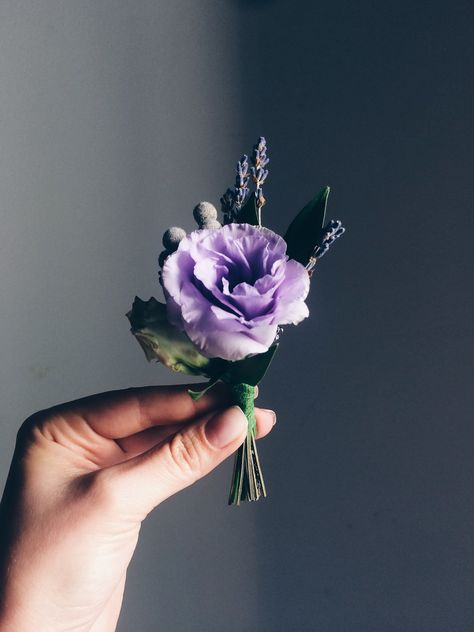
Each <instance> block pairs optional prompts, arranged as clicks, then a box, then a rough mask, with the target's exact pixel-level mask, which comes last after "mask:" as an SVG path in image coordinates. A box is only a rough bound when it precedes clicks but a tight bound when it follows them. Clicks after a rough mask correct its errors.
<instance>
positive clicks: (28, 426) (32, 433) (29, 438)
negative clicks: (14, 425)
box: [17, 410, 52, 445]
mask: <svg viewBox="0 0 474 632" xmlns="http://www.w3.org/2000/svg"><path fill="white" fill-rule="evenodd" d="M51 419H52V414H51V411H48V410H40V411H39V412H37V413H34V414H33V415H31V416H30V417H28V418H27V419H25V421H24V422H23V423H22V424H21V426H20V428H19V429H18V432H17V441H18V443H20V444H22V445H24V444H30V443H35V442H36V441H38V439H39V438H40V437H41V436H44V435H45V430H46V429H47V427H48V425H50V422H51Z"/></svg>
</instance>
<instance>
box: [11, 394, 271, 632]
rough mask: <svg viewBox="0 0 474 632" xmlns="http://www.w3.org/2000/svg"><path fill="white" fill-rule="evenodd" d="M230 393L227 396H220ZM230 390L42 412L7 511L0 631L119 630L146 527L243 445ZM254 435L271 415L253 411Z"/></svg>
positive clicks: (111, 400) (110, 399) (17, 468)
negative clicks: (162, 507)
mask: <svg viewBox="0 0 474 632" xmlns="http://www.w3.org/2000/svg"><path fill="white" fill-rule="evenodd" d="M221 386H222V387H221ZM228 401H229V398H228V392H227V390H226V388H225V387H224V385H219V386H218V387H216V388H214V389H212V390H211V391H210V392H209V393H207V394H206V395H205V396H203V397H202V398H201V399H200V400H199V401H197V402H194V401H193V400H192V399H191V398H190V397H189V395H188V393H187V387H186V386H180V387H146V388H137V389H128V390H125V391H116V392H111V393H103V394H100V395H94V396H92V397H88V398H84V399H80V400H77V401H75V402H71V403H68V404H63V405H60V406H56V407H54V408H51V409H49V410H45V411H41V412H39V413H36V414H35V415H33V416H32V417H31V418H29V419H28V420H27V421H26V422H25V423H24V424H23V426H22V427H21V429H20V431H19V433H18V439H17V445H16V449H15V453H14V456H13V461H12V465H11V468H10V473H9V476H8V480H7V484H6V488H5V493H4V497H3V499H2V503H1V505H0V631H1V632H6V631H8V632H10V631H12V632H13V631H14V632H19V631H21V632H30V631H32V632H33V631H34V632H38V630H41V632H49V631H53V630H54V632H60V631H61V630H68V631H72V630H74V631H77V632H79V631H81V632H82V631H86V630H87V631H88V632H91V631H93V632H102V631H104V632H105V631H110V630H114V629H115V626H116V623H117V619H118V615H119V612H120V606H121V603H122V597H123V590H124V585H125V574H126V570H127V566H128V564H129V562H130V559H131V557H132V554H133V551H134V549H135V546H136V543H137V539H138V535H139V531H140V525H141V523H142V521H143V520H144V518H145V517H146V516H147V514H148V513H150V511H152V509H153V508H154V507H156V506H157V505H159V504H160V503H161V502H162V501H163V500H165V499H166V498H168V497H169V496H171V495H173V494H175V493H176V492H178V491H180V490H181V489H183V488H185V487H187V486H188V485H190V484H192V483H194V482H195V481H196V480H198V479H199V478H201V477H202V476H205V475H206V474H208V473H209V472H210V471H211V470H212V469H213V468H214V467H216V466H217V465H218V464H219V463H221V462H222V461H223V460H224V459H226V458H227V457H228V456H230V455H231V454H232V453H233V452H234V451H235V450H236V449H237V448H238V446H239V445H240V444H241V443H242V442H243V440H244V438H245V435H246V430H247V420H246V418H245V416H244V414H243V413H242V411H241V410H240V409H239V408H238V407H236V406H232V407H231V408H226V406H228ZM255 413H256V418H257V433H258V436H260V437H261V436H264V435H265V434H267V433H268V432H270V430H271V428H272V426H273V423H274V419H275V416H274V413H272V412H271V411H266V410H262V409H259V408H256V409H255Z"/></svg>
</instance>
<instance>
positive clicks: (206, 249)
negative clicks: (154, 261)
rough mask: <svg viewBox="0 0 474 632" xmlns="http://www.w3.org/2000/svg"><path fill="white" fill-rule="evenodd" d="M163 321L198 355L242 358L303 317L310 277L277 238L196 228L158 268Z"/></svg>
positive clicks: (233, 228) (230, 228) (237, 229)
mask: <svg viewBox="0 0 474 632" xmlns="http://www.w3.org/2000/svg"><path fill="white" fill-rule="evenodd" d="M162 282H163V288H164V291H165V295H166V299H167V313H168V319H169V320H170V322H171V323H172V324H174V325H175V326H176V327H178V328H179V329H180V330H184V331H185V332H186V334H187V335H188V336H189V338H190V339H191V340H192V342H193V343H194V344H195V345H196V347H197V348H198V349H199V350H200V351H201V353H202V354H203V355H204V356H206V357H208V358H213V357H219V358H223V359H225V360H241V359H243V358H246V357H247V356H249V355H254V354H257V353H263V352H265V351H267V349H268V348H269V347H270V346H271V345H272V343H273V342H274V340H275V337H276V334H277V328H278V326H279V325H286V324H294V325H296V324H297V323H299V322H300V321H302V320H303V319H304V318H306V317H307V316H308V315H309V311H308V307H307V306H306V303H305V302H304V301H305V298H306V296H307V294H308V291H309V276H308V273H307V271H306V270H305V268H304V266H302V265H301V264H300V263H298V262H297V261H295V260H293V259H288V257H287V255H286V242H285V241H284V240H283V239H282V238H281V237H280V236H279V235H277V234H276V233H274V232H272V231H271V230H268V228H261V227H256V226H251V225H250V224H227V225H226V226H223V227H222V228H221V229H219V230H197V231H195V232H193V233H191V234H190V235H188V236H187V237H185V238H184V239H183V240H182V241H181V242H180V244H179V246H178V249H177V250H176V252H174V253H173V254H171V255H170V256H169V257H168V258H167V259H166V263H165V265H164V267H163V273H162Z"/></svg>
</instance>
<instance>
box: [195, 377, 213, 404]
mask: <svg viewBox="0 0 474 632" xmlns="http://www.w3.org/2000/svg"><path fill="white" fill-rule="evenodd" d="M220 380H221V376H218V377H215V378H212V379H211V380H209V382H208V383H207V384H206V386H205V387H204V388H203V389H202V390H201V391H193V390H191V389H190V388H188V393H189V395H190V397H191V399H192V400H194V401H195V402H197V401H198V399H201V397H202V396H203V395H205V394H206V393H207V392H208V391H210V390H211V388H212V387H213V386H215V385H216V384H217V382H220Z"/></svg>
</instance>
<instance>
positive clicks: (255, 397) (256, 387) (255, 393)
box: [253, 386, 258, 399]
mask: <svg viewBox="0 0 474 632" xmlns="http://www.w3.org/2000/svg"><path fill="white" fill-rule="evenodd" d="M257 397H258V386H255V387H254V393H253V398H254V399H257Z"/></svg>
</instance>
